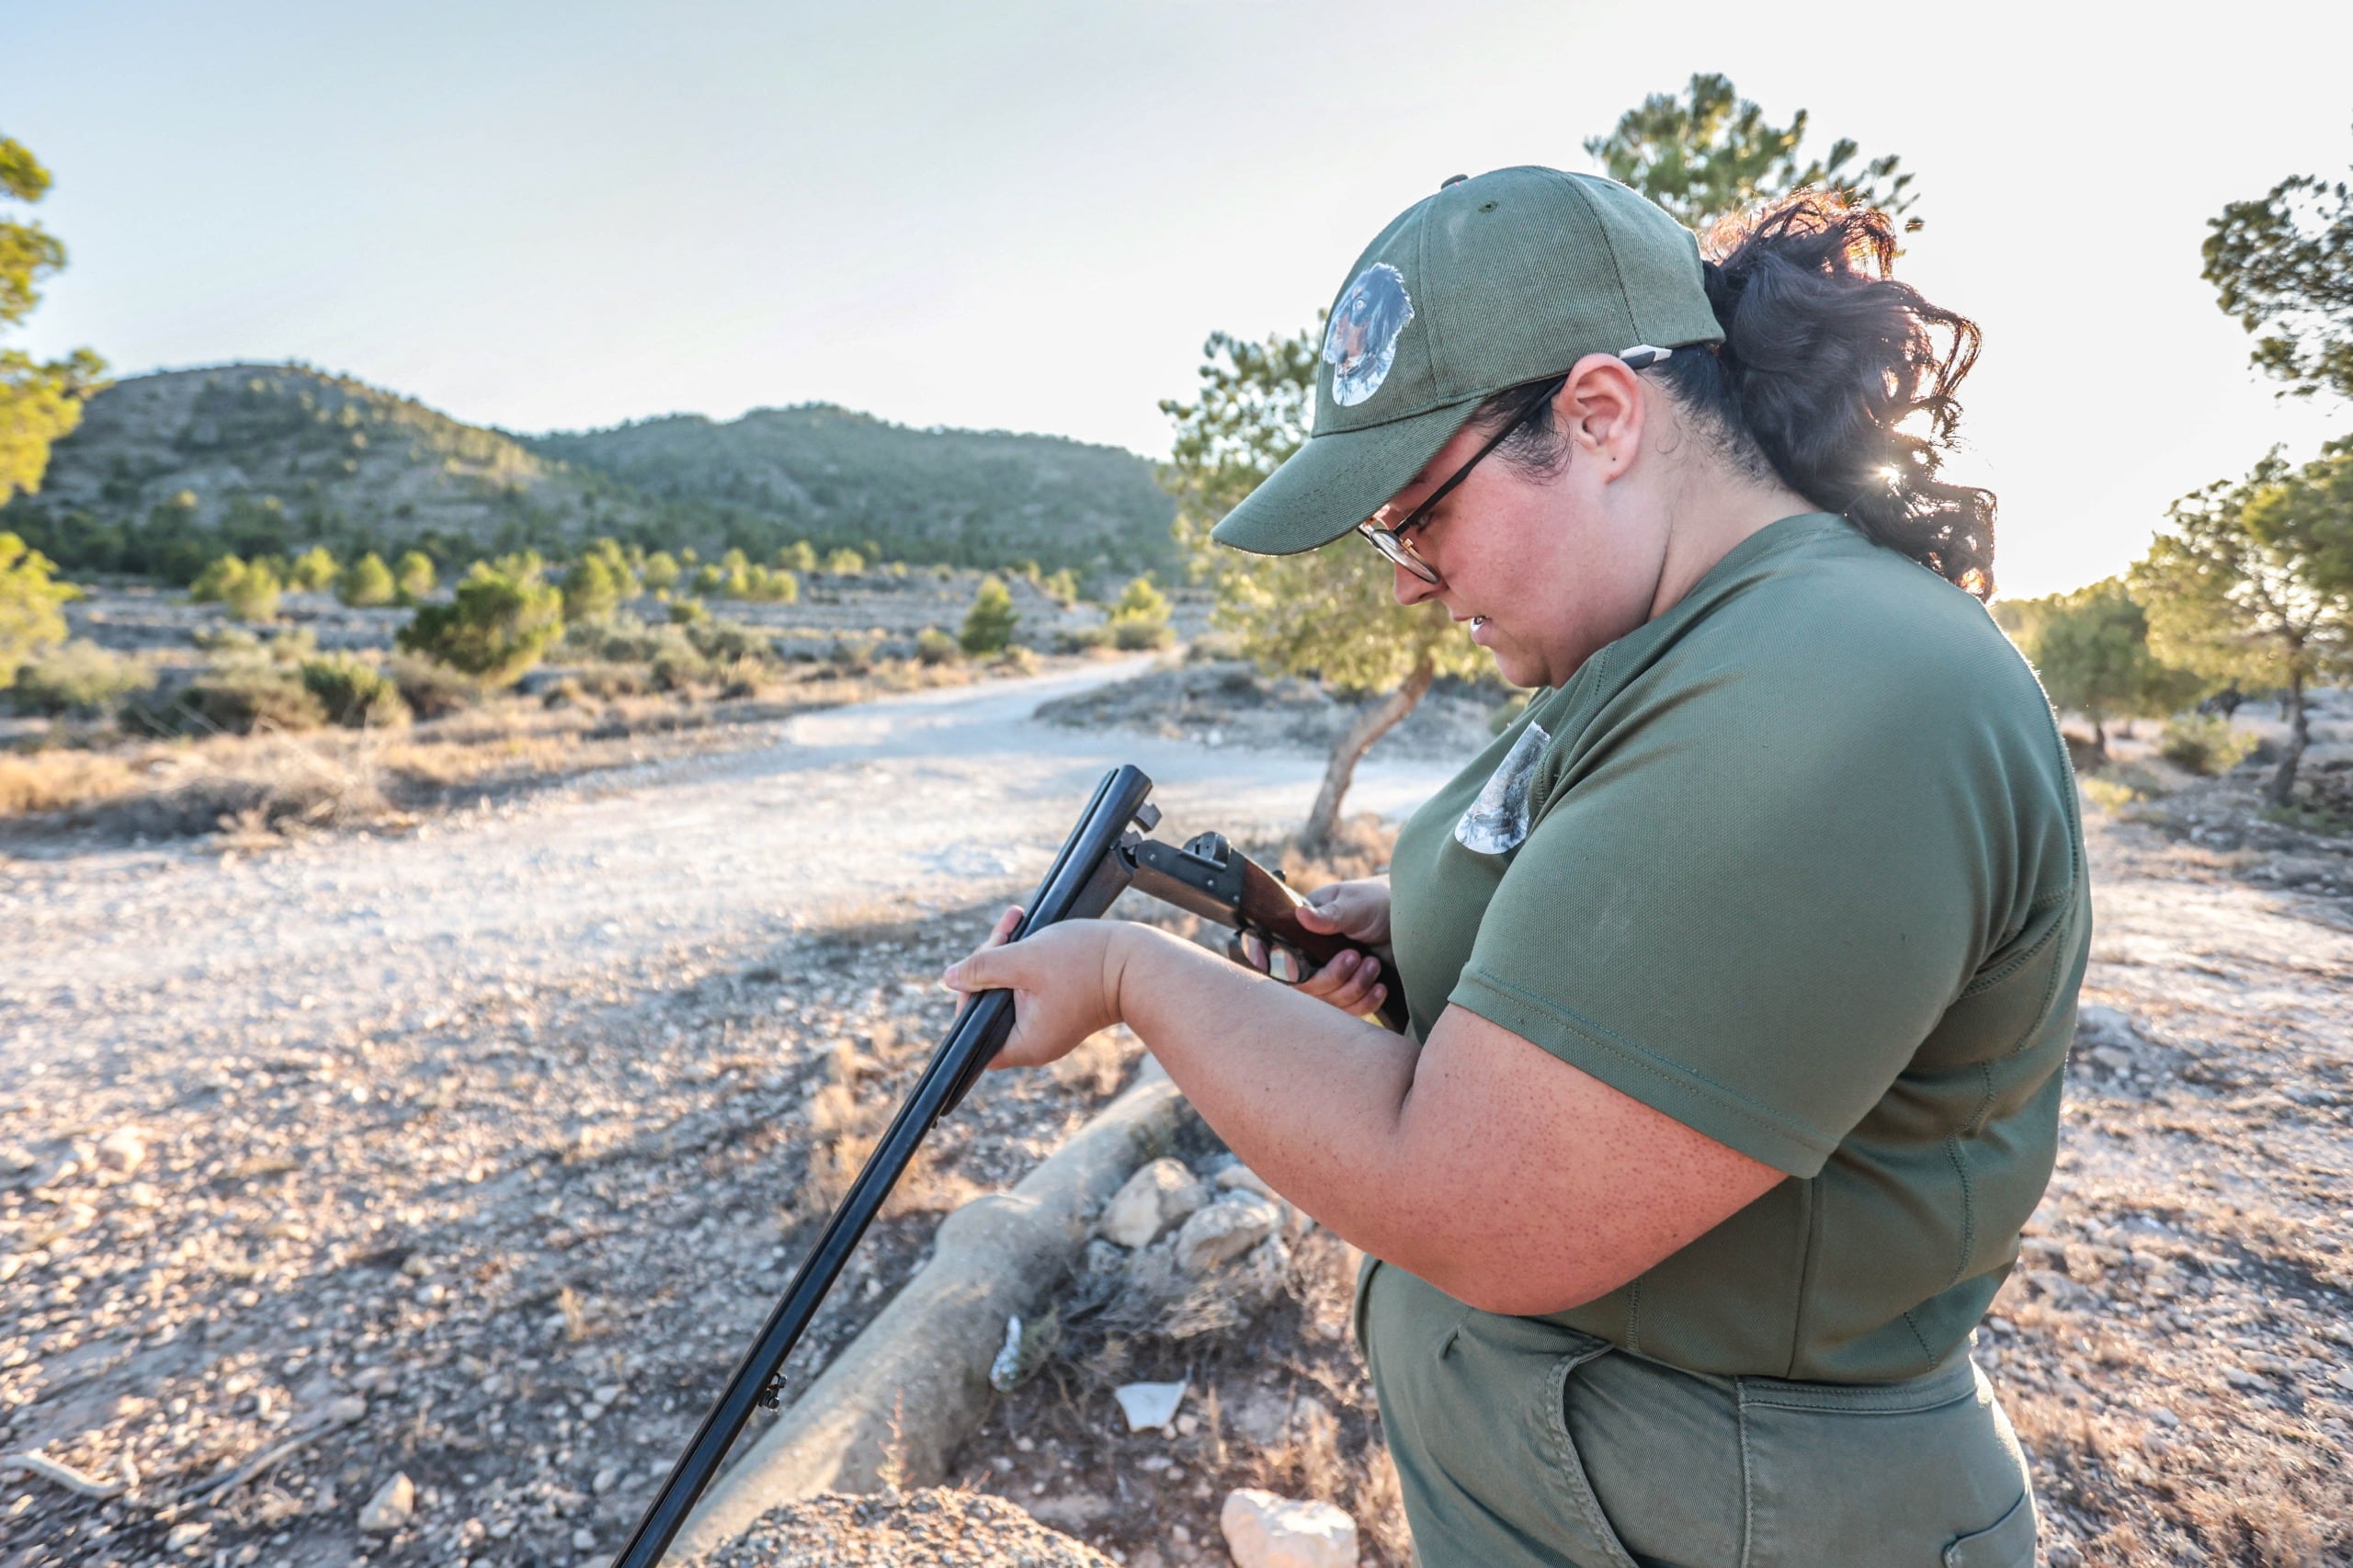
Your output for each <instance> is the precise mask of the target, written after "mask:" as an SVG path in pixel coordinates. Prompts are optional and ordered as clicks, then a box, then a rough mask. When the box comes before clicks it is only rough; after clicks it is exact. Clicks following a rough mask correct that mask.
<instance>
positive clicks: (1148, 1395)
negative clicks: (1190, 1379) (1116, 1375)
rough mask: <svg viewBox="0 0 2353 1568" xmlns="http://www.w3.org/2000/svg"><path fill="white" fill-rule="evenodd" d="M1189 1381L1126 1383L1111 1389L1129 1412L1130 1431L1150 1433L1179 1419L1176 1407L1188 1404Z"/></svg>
mask: <svg viewBox="0 0 2353 1568" xmlns="http://www.w3.org/2000/svg"><path fill="white" fill-rule="evenodd" d="M1187 1387H1188V1384H1187V1383H1181V1382H1178V1383H1122V1384H1120V1386H1119V1387H1118V1388H1116V1389H1114V1390H1112V1391H1111V1392H1112V1397H1114V1398H1115V1399H1117V1400H1118V1401H1119V1402H1120V1409H1121V1410H1122V1411H1124V1412H1125V1413H1126V1414H1127V1417H1128V1430H1129V1431H1131V1432H1149V1431H1151V1430H1152V1429H1153V1428H1154V1427H1162V1428H1165V1427H1166V1426H1168V1424H1169V1423H1170V1422H1172V1421H1174V1420H1176V1407H1177V1406H1178V1405H1180V1404H1182V1403H1185V1390H1186V1388H1187Z"/></svg>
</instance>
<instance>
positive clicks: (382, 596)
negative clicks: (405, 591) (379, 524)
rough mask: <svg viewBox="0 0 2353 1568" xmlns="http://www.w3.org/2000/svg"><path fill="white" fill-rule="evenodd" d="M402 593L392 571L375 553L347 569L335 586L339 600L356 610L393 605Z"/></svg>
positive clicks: (366, 555)
mask: <svg viewBox="0 0 2353 1568" xmlns="http://www.w3.org/2000/svg"><path fill="white" fill-rule="evenodd" d="M400 592H401V585H400V584H398V583H397V582H395V581H393V580H392V568H391V567H389V566H387V565H385V564H384V558H383V557H382V556H381V555H379V554H377V553H376V552H375V551H372V550H371V551H369V552H368V553H367V554H365V555H363V556H361V557H360V558H359V559H358V560H357V561H355V562H352V563H351V564H350V565H349V566H347V567H346V568H344V573H343V579H342V581H340V582H338V583H337V584H336V585H335V597H337V598H339V599H341V600H342V601H343V602H344V603H345V604H347V605H350V606H351V607H352V608H355V609H372V608H375V607H376V606H378V605H388V604H391V603H392V601H393V600H394V599H396V598H398V597H400Z"/></svg>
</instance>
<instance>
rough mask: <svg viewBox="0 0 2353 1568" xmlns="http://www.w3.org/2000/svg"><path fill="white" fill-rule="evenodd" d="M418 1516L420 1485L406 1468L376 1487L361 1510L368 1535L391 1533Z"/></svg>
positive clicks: (361, 1522) (360, 1513)
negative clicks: (417, 1486) (417, 1501)
mask: <svg viewBox="0 0 2353 1568" xmlns="http://www.w3.org/2000/svg"><path fill="white" fill-rule="evenodd" d="M415 1517H416V1486H415V1483H413V1482H411V1481H410V1480H409V1478H408V1473H407V1471H397V1470H396V1471H393V1472H392V1479H391V1480H390V1481H387V1482H386V1483H384V1484H383V1485H381V1486H379V1487H378V1488H376V1494H375V1495H374V1496H373V1497H370V1498H369V1499H368V1505H367V1506H365V1507H363V1508H361V1509H360V1510H359V1528H360V1530H361V1531H362V1532H363V1533H365V1534H368V1535H391V1534H392V1532H393V1531H395V1530H398V1529H402V1528H405V1527H406V1526H407V1524H408V1522H409V1520H411V1519H412V1518H415Z"/></svg>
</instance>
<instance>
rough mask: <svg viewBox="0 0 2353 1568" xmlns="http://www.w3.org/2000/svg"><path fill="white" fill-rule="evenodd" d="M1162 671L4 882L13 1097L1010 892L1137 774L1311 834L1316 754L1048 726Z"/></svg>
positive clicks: (903, 707)
mask: <svg viewBox="0 0 2353 1568" xmlns="http://www.w3.org/2000/svg"><path fill="white" fill-rule="evenodd" d="M1145 664H1146V661H1142V660H1129V661H1122V662H1120V663H1117V664H1107V665H1102V666H1099V667H1097V668H1095V669H1090V670H1087V671H1086V672H1083V673H1081V674H1078V675H1064V676H1047V677H1042V678H1040V679H1036V680H1028V681H1011V682H999V683H995V684H991V685H988V686H983V687H967V688H959V689H953V690H948V691H941V692H932V693H924V694H919V695H915V696H912V697H907V698H903V699H889V700H885V701H880V702H872V703H865V704H860V705H858V706H856V707H852V708H845V709H837V710H831V711H828V712H823V713H815V714H810V715H806V716H804V717H801V718H799V719H796V720H793V721H792V722H790V723H789V724H788V725H787V726H786V728H785V732H784V739H783V741H782V742H781V743H780V744H776V745H772V746H765V747H761V748H759V749H756V750H752V751H747V752H741V753H734V754H730V755H725V756H712V757H703V758H694V759H688V760H684V761H677V762H670V763H663V764H657V765H652V766H649V767H643V768H633V769H628V770H624V771H620V772H614V773H605V774H599V775H595V776H592V777H590V778H585V779H583V780H581V781H578V782H576V783H574V784H571V785H567V786H564V787H563V788H561V789H557V790H550V791H547V792H544V793H541V794H540V795H537V796H535V797H533V798H531V799H529V800H526V801H517V802H515V803H513V804H511V805H508V806H502V807H500V808H498V809H496V810H494V811H491V812H484V813H482V814H479V815H460V816H459V817H456V818H454V819H445V820H443V821H439V822H436V823H434V824H430V825H429V826H427V827H426V828H423V829H420V830H419V831H417V832H415V833H414V834H411V835H401V836H397V837H388V838H375V837H370V836H369V835H355V836H352V837H344V838H323V839H319V840H315V841H312V842H309V843H304V844H298V845H296V846H291V847H290V848H288V849H287V850H285V851H283V852H279V853H273V854H269V855H267V856H263V857H260V858H234V857H222V856H218V855H214V854H208V853H206V852H204V851H202V850H192V849H184V848H173V849H164V850H144V851H114V852H99V853H90V854H84V855H79V856H76V857H74V858H66V859H59V860H50V861H32V860H17V861H14V862H9V861H5V860H0V926H5V927H6V929H7V931H8V932H9V936H10V942H9V948H10V950H9V957H8V963H7V966H6V972H5V973H0V1043H5V1044H6V1046H7V1049H6V1051H5V1052H0V1096H8V1095H22V1094H24V1093H26V1092H27V1089H28V1084H29V1083H30V1081H31V1079H32V1078H34V1077H35V1076H37V1075H39V1074H41V1073H43V1072H69V1073H72V1074H75V1075H76V1076H77V1077H85V1078H86V1077H89V1076H97V1077H113V1076H116V1075H118V1074H123V1073H125V1072H127V1071H129V1072H136V1071H137V1070H138V1068H139V1066H140V1064H142V1063H147V1062H153V1061H154V1060H155V1056H154V1053H155V1052H156V1051H158V1050H159V1049H163V1048H168V1047H169V1046H170V1045H171V1043H172V1042H173V1041H175V1040H180V1039H185V1038H188V1037H191V1036H195V1037H200V1036H202V1035H204V1034H205V1033H206V1032H207V1031H208V1030H211V1029H228V1030H248V1031H265V1032H276V1031H285V1030H288V1029H289V1028H292V1030H293V1032H297V1033H299V1032H305V1031H308V1032H317V1031H319V1030H320V1029H322V1028H332V1027H334V1026H335V1025H338V1024H346V1023H349V1022H352V1021H355V1020H358V1019H362V1018H364V1019H367V1020H369V1022H371V1023H372V1024H376V1025H385V1024H390V1025H392V1026H394V1027H399V1026H402V1025H405V1024H416V1025H422V1026H425V1027H430V1025H431V1023H432V1022H433V1021H434V1020H436V1019H437V1018H438V1017H439V1016H440V1015H443V1014H445V1013H446V1012H447V1011H448V1009H449V1003H450V1001H451V999H452V998H453V997H457V996H461V995H465V994H472V993H473V992H478V991H481V990H483V989H485V988H495V987H500V986H505V985H508V984H521V985H527V986H528V985H536V984H545V983H555V982H558V981H561V980H563V979H565V978H566V977H570V976H575V975H578V974H582V973H587V972H593V971H600V970H604V969H608V968H611V967H613V966H616V965H626V964H629V963H631V962H632V961H633V960H641V959H642V958H644V957H646V956H647V955H649V954H650V953H652V952H654V951H657V950H661V949H667V948H673V947H676V946H678V945H680V944H688V945H697V946H700V945H705V944H712V943H716V944H720V945H722V946H723V947H729V948H732V949H736V950H749V949H750V948H752V947H754V946H756V945H758V944H761V943H767V942H773V941H775V940H777V939H778V938H779V937H780V936H783V935H787V934H790V932H791V931H793V930H797V929H801V928H804V927H811V926H824V925H828V924H832V923H835V922H836V921H838V920H840V919H842V918H843V917H845V916H847V915H863V916H877V915H883V914H886V913H889V914H896V915H908V914H913V913H920V912H922V911H925V910H927V909H931V908H937V907H938V906H940V905H941V904H942V903H950V904H961V903H969V902H971V901H973V900H975V899H978V898H983V897H993V896H998V895H1001V894H1003V893H1005V892H1009V891H1011V890H1012V889H1014V888H1016V887H1018V886H1019V885H1021V884H1022V883H1023V882H1025V881H1029V880H1030V879H1034V878H1035V877H1036V876H1037V875H1038V874H1039V873H1040V871H1041V870H1042V869H1044V866H1045V862H1046V860H1047V858H1048V857H1049V856H1050V855H1051V852H1052V850H1053V847H1054V846H1055V844H1056V843H1057V842H1059V840H1060V838H1061V835H1063V832H1064V831H1066V829H1067V827H1068V824H1069V822H1070V819H1071V818H1072V816H1073V815H1074V813H1075V812H1076V811H1077V809H1078V807H1079V806H1080V805H1081V804H1082V803H1083V802H1084V801H1085V799H1086V792H1087V791H1088V790H1090V789H1091V788H1092V787H1093V785H1094V782H1095V780H1096V778H1098V777H1100V775H1101V772H1102V770H1103V769H1104V768H1105V767H1108V766H1110V765H1111V764H1112V763H1114V762H1119V761H1132V762H1135V763H1137V764H1139V765H1140V766H1142V767H1143V768H1144V769H1145V770H1146V771H1147V772H1149V773H1151V774H1152V775H1153V777H1154V778H1155V779H1156V780H1158V781H1159V783H1160V785H1161V789H1160V791H1159V793H1158V797H1157V798H1158V799H1159V801H1161V803H1162V806H1163V809H1164V810H1165V811H1166V812H1168V813H1169V817H1170V825H1171V826H1172V827H1181V828H1182V829H1183V830H1184V831H1187V832H1190V831H1196V830H1198V829H1200V828H1204V827H1216V828H1219V829H1221V830H1223V831H1227V832H1231V833H1234V834H1236V835H1246V834H1247V833H1248V831H1249V830H1250V829H1251V828H1253V827H1258V826H1267V825H1271V824H1279V823H1284V822H1295V821H1296V820H1297V819H1298V817H1299V816H1300V815H1301V813H1302V811H1303V809H1304V807H1305V805H1306V803H1307V801H1309V799H1310V798H1311V796H1312V794H1313V789H1314V785H1315V781H1316V778H1317V777H1318V775H1319V773H1320V768H1319V767H1318V764H1317V762H1316V760H1315V759H1314V758H1313V757H1311V756H1304V755H1298V754H1286V755H1268V754H1267V753H1265V752H1258V751H1252V752H1243V751H1235V750H1222V749H1213V748H1210V747H1206V746H1202V745H1198V744H1187V743H1183V742H1170V741H1161V740H1152V739H1146V738H1141V737H1136V736H1131V735H1108V734H1090V733H1083V732H1076V731H1073V730H1070V729H1067V728H1064V727H1061V726H1056V725H1049V724H1042V723H1037V722H1031V721H1030V720H1029V714H1030V713H1031V712H1032V711H1033V710H1035V709H1036V708H1037V707H1038V705H1039V704H1040V702H1043V701H1046V700H1049V699H1053V698H1056V697H1063V696H1068V695H1071V694H1073V693H1074V692H1077V691H1082V690H1085V689H1086V688H1087V687H1092V686H1097V685H1101V684H1103V683H1106V682H1108V681H1112V680H1117V679H1120V678H1123V677H1126V676H1132V675H1134V674H1135V673H1137V672H1138V671H1139V670H1140V669H1142V668H1143V667H1144V666H1145ZM1444 771H1445V770H1444V768H1443V767H1441V766H1439V765H1437V764H1432V763H1428V762H1408V763H1398V764H1384V763H1382V762H1381V761H1380V760H1379V759H1378V758H1376V759H1375V760H1374V761H1373V762H1372V763H1370V765H1369V766H1367V767H1365V768H1364V769H1363V770H1362V772H1361V773H1360V775H1359V777H1358V783H1357V787H1356V790H1355V792H1354V793H1353V794H1352V795H1351V797H1350V801H1351V804H1352V805H1353V806H1355V807H1356V808H1358V809H1365V810H1382V811H1394V810H1397V809H1400V808H1402V807H1405V806H1409V805H1411V804H1412V803H1413V802H1415V801H1417V800H1418V799H1419V798H1420V797H1421V796H1422V795H1423V794H1426V793H1427V790H1429V789H1430V788H1431V787H1432V786H1433V785H1434V784H1435V783H1436V782H1437V781H1438V779H1439V778H1442V777H1443V774H1444Z"/></svg>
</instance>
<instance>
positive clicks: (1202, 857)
mask: <svg viewBox="0 0 2353 1568" xmlns="http://www.w3.org/2000/svg"><path fill="white" fill-rule="evenodd" d="M1120 853H1121V855H1122V856H1124V857H1125V858H1126V859H1127V860H1128V862H1129V864H1130V866H1131V867H1132V868H1133V871H1134V875H1133V876H1132V878H1131V880H1130V881H1129V884H1128V885H1129V886H1131V887H1132V888H1134V889H1136V890H1137V891H1138V892H1147V893H1150V894H1151V895H1152V896H1153V897H1154V898H1156V899H1159V900H1160V901H1162V902H1163V903H1171V904H1174V905H1176V907H1177V908H1179V909H1182V910H1186V911H1188V912H1189V913H1191V914H1194V915H1199V916H1200V917H1201V918H1202V919H1204V920H1209V921H1213V922H1215V923H1216V924H1218V925H1220V926H1227V927H1229V928H1230V929H1232V930H1233V931H1235V932H1236V933H1240V934H1245V935H1249V936H1254V937H1258V938H1259V939H1261V940H1262V941H1265V942H1267V943H1268V944H1270V945H1273V946H1279V947H1284V948H1288V949H1290V950H1291V951H1292V952H1294V953H1296V954H1297V955H1298V956H1299V958H1300V960H1301V961H1302V963H1303V964H1305V965H1306V971H1313V970H1317V969H1321V968H1323V967H1324V965H1325V964H1327V963H1329V962H1330V961H1331V960H1334V959H1335V958H1337V957H1338V956H1339V955H1340V954H1342V953H1344V952H1347V951H1348V950H1349V949H1357V950H1358V951H1361V952H1368V953H1370V954H1371V955H1372V957H1373V959H1374V960H1376V961H1377V962H1379V964H1380V965H1381V984H1382V985H1383V986H1384V987H1385V988H1386V989H1387V992H1388V994H1387V995H1386V996H1384V997H1383V998H1382V999H1381V1013H1380V1017H1381V1023H1382V1025H1384V1026H1385V1027H1386V1028H1392V1029H1394V1030H1396V1031H1397V1032H1398V1033H1399V1034H1403V1033H1404V1032H1405V1027H1406V1012H1405V987H1404V983H1403V982H1402V981H1400V980H1399V979H1398V978H1397V965H1396V960H1394V959H1392V957H1391V956H1390V955H1389V954H1388V953H1387V952H1386V951H1384V950H1383V949H1379V948H1366V947H1363V946H1362V945H1361V944H1359V943H1357V942H1352V941H1350V940H1349V939H1348V938H1347V937H1342V936H1336V935H1327V934H1326V933H1324V932H1321V931H1311V930H1309V929H1308V928H1307V927H1306V926H1302V925H1301V924H1300V920H1299V911H1300V908H1301V906H1302V905H1303V904H1305V903H1306V902H1307V901H1306V900H1305V899H1303V898H1302V897H1301V896H1300V895H1299V894H1298V893H1297V892H1293V891H1292V890H1291V887H1290V884H1289V883H1288V882H1286V881H1283V880H1282V879H1281V878H1280V877H1279V876H1277V875H1276V874H1275V873H1274V872H1272V871H1269V870H1268V869H1267V868H1266V867H1264V866H1261V865H1260V864H1258V862H1256V860H1253V859H1252V858H1250V857H1248V856H1247V855H1245V854H1243V853H1242V852H1241V851H1240V850H1238V849H1236V848H1234V847H1233V845H1231V844H1228V843H1227V842H1226V841H1225V836H1224V835H1222V834H1216V833H1204V834H1202V835H1199V837H1197V838H1193V839H1191V840H1189V841H1188V842H1187V843H1186V844H1185V846H1183V847H1182V848H1179V847H1178V846H1176V845H1173V844H1163V843H1161V842H1160V841H1159V840H1157V839H1153V838H1143V837H1140V836H1137V835H1130V836H1129V838H1128V840H1127V841H1126V842H1124V843H1122V844H1121V845H1120ZM1306 971H1302V972H1306Z"/></svg>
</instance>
